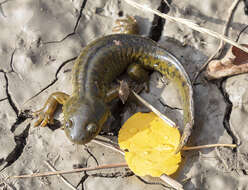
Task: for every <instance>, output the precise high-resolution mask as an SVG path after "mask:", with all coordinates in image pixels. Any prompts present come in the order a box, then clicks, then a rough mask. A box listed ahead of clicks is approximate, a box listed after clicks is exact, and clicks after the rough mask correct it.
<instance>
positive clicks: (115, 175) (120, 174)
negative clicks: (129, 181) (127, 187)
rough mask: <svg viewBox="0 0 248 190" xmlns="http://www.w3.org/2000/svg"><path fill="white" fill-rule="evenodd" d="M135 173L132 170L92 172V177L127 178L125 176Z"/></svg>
mask: <svg viewBox="0 0 248 190" xmlns="http://www.w3.org/2000/svg"><path fill="white" fill-rule="evenodd" d="M133 175H134V173H133V172H132V171H130V170H129V171H126V172H110V173H101V172H100V173H94V174H90V175H89V176H91V177H104V178H118V177H121V178H125V177H131V176H133Z"/></svg>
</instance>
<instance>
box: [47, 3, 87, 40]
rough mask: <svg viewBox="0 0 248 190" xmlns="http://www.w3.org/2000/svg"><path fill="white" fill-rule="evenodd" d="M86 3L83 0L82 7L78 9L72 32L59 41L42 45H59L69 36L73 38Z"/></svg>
mask: <svg viewBox="0 0 248 190" xmlns="http://www.w3.org/2000/svg"><path fill="white" fill-rule="evenodd" d="M86 3H87V0H83V2H82V5H81V7H80V11H79V15H78V18H77V21H76V24H75V26H74V29H73V32H71V33H69V34H67V35H66V36H65V37H64V38H62V39H61V40H55V41H49V42H44V44H52V43H61V42H63V41H64V40H65V39H67V38H69V37H70V36H73V35H75V34H76V33H77V29H78V26H79V22H80V20H81V18H82V14H83V10H84V8H85V6H86Z"/></svg>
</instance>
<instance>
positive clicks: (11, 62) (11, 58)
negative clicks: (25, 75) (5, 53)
mask: <svg viewBox="0 0 248 190" xmlns="http://www.w3.org/2000/svg"><path fill="white" fill-rule="evenodd" d="M15 51H16V49H14V51H13V52H12V54H11V57H10V63H9V65H10V68H11V70H10V71H9V73H11V72H14V73H16V71H15V70H14V67H13V60H14V55H15ZM16 74H17V73H16Z"/></svg>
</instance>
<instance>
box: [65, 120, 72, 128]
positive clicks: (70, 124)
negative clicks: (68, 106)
mask: <svg viewBox="0 0 248 190" xmlns="http://www.w3.org/2000/svg"><path fill="white" fill-rule="evenodd" d="M72 126H73V122H72V120H68V121H67V122H66V123H65V127H66V128H71V127H72Z"/></svg>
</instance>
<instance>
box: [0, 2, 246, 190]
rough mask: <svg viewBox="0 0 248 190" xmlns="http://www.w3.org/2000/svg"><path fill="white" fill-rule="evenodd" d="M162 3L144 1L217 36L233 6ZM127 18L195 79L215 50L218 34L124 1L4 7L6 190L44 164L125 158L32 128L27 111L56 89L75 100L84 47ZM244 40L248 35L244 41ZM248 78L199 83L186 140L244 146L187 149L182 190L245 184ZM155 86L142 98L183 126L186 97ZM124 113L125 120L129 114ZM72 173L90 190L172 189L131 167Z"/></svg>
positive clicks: (1, 63) (0, 184)
mask: <svg viewBox="0 0 248 190" xmlns="http://www.w3.org/2000/svg"><path fill="white" fill-rule="evenodd" d="M140 2H141V1H140ZM162 2H163V1H160V0H156V1H154V0H153V1H151V0H144V1H142V4H147V5H148V6H150V7H152V8H155V9H159V10H160V11H162V12H168V11H169V14H170V15H173V16H178V17H183V18H187V19H191V20H194V21H196V22H197V23H199V24H201V25H202V26H205V27H207V28H210V29H212V30H215V31H217V32H219V33H221V32H222V28H223V27H224V24H225V19H226V17H227V14H228V8H229V7H230V6H231V3H232V2H231V1H228V0H223V1H219V2H216V1H215V0H209V1H204V2H202V1H200V0H196V1H189V0H185V1H179V0H173V1H172V3H171V6H170V10H169V9H168V7H167V6H166V5H165V4H164V3H162ZM243 6H244V5H243V3H240V4H239V6H238V9H237V11H236V13H235V15H234V19H233V22H232V23H231V26H230V32H229V33H230V37H231V38H232V39H235V38H236V37H237V35H238V32H239V31H240V30H241V29H242V28H243V27H244V26H245V24H246V21H247V16H245V15H244V12H243ZM127 14H129V15H132V16H135V18H136V19H137V21H138V24H139V25H140V28H141V35H145V36H150V37H151V38H152V39H154V40H156V41H158V43H159V44H160V45H161V46H163V47H164V48H165V49H167V50H169V51H170V52H171V53H173V54H174V55H176V57H177V58H178V59H179V60H180V61H181V62H182V64H183V65H184V67H185V69H186V71H187V72H188V73H189V75H190V77H191V78H192V77H193V75H194V73H195V72H196V71H197V70H198V69H199V68H200V66H201V65H202V64H203V63H204V62H205V61H206V60H207V58H208V56H210V55H211V54H212V53H213V52H214V51H215V50H216V49H217V47H218V40H216V39H214V38H212V37H209V36H207V35H202V34H199V33H198V32H195V31H192V30H191V29H189V28H187V27H186V26H182V25H178V24H175V23H168V22H166V23H165V26H164V27H163V25H162V24H163V20H161V19H159V18H158V17H154V15H152V14H148V13H146V12H143V11H140V10H137V9H135V8H133V7H130V6H129V5H128V4H126V3H125V2H124V1H120V0H119V1H117V0H96V1H87V0H80V1H79V0H74V1H58V0H54V1H45V0H40V1H38V0H37V1H34V0H23V1H21V2H20V1H17V0H7V1H2V3H1V2H0V28H1V30H0V58H1V59H0V141H1V142H0V150H1V151H0V170H2V171H1V172H0V188H2V189H4V188H5V182H6V181H5V182H4V181H3V179H4V178H5V177H6V176H11V175H20V174H31V173H34V172H38V171H39V172H42V171H48V168H47V166H46V165H45V164H44V161H45V160H49V161H50V162H52V164H53V165H54V166H55V167H56V169H58V170H68V169H71V168H73V167H77V166H80V167H85V166H96V165H98V164H99V165H101V164H108V163H117V162H123V161H124V158H123V157H122V156H121V155H119V154H118V153H116V152H113V151H111V150H108V149H107V148H104V147H100V146H99V145H96V144H94V143H89V144H87V146H86V147H85V146H76V145H73V144H71V143H70V142H69V141H68V139H67V138H66V136H65V135H64V132H63V131H62V130H61V129H53V130H52V129H50V128H48V127H46V128H34V127H33V126H32V118H31V117H30V111H35V110H37V109H39V108H40V107H41V106H42V104H43V103H44V101H45V100H46V98H47V97H48V95H49V94H50V93H52V92H54V91H57V90H61V91H64V92H67V93H69V94H70V93H71V82H70V79H71V69H72V66H73V61H74V60H75V59H76V57H77V56H78V55H79V53H80V51H81V49H82V48H83V47H84V46H86V45H87V44H88V43H89V42H90V41H92V40H93V39H96V38H98V37H100V36H103V35H106V34H110V33H111V27H112V26H113V23H114V21H115V19H116V18H118V17H120V16H122V15H124V16H125V15H127ZM157 25H159V26H157ZM245 41H247V33H244V34H243V35H242V36H241V39H240V43H245ZM247 81H248V74H243V75H238V76H234V77H231V78H228V79H226V80H223V81H217V82H211V83H210V82H206V81H204V79H203V78H200V80H198V83H196V84H195V85H194V93H195V94H194V101H195V110H196V113H195V127H194V131H193V134H192V136H191V139H190V142H189V144H190V145H202V144H213V143H237V144H238V145H239V147H238V148H237V149H236V150H231V149H228V148H216V149H207V150H202V151H191V152H185V154H184V155H185V162H184V163H183V164H182V168H181V170H180V171H179V172H178V175H177V176H176V179H177V180H179V181H180V182H182V181H183V184H184V188H185V189H226V190H229V189H247V188H248V182H247V179H248V177H247V171H248V168H247V167H248V159H247V136H248V132H247V129H246V127H248V126H247V125H248V124H247V122H248V121H246V120H247V114H248V107H247V101H248V100H247V98H248V89H247ZM164 86H165V87H164ZM150 87H151V93H150V94H146V93H145V92H142V93H141V95H142V96H143V97H144V98H146V99H147V100H148V101H149V102H150V103H152V104H153V105H154V106H155V107H157V108H158V109H159V110H160V111H161V112H163V113H166V115H168V116H169V117H170V118H172V119H173V120H174V121H175V122H177V123H178V124H179V125H181V124H182V121H181V119H182V115H181V114H182V111H181V109H180V107H181V106H180V97H179V96H178V95H177V92H176V91H175V90H174V88H173V86H171V84H170V83H169V81H166V80H164V79H163V78H161V76H160V75H159V74H158V73H154V74H153V75H152V77H151V81H150ZM31 97H33V98H32V99H31V100H29V99H30V98H31ZM172 97H173V98H172ZM27 100H29V101H27ZM141 109H142V108H141ZM124 110H125V111H123V112H120V113H122V115H123V116H122V118H121V119H122V120H121V121H120V123H123V122H124V120H125V119H127V118H128V117H129V116H130V114H131V113H132V110H131V111H130V110H129V109H128V108H127V109H124ZM56 119H57V122H56V123H55V124H56V126H60V124H61V121H62V115H61V113H60V112H58V114H57V115H56ZM118 127H119V125H118ZM115 133H116V130H115ZM103 134H109V133H103ZM111 138H114V139H116V138H115V137H113V136H111ZM65 177H66V178H67V179H68V180H69V181H70V182H71V183H72V184H73V185H74V186H78V188H79V189H85V190H87V189H101V190H105V189H130V190H131V189H135V190H139V189H140V190H141V189H142V190H143V189H152V190H156V189H166V186H165V184H163V182H161V181H160V180H159V179H154V178H150V177H146V178H139V177H137V176H135V175H133V174H132V173H131V172H130V171H129V170H126V169H111V170H101V171H92V172H87V173H80V174H71V175H66V176H65ZM7 183H8V184H9V187H10V186H11V187H13V189H69V187H68V186H66V185H65V184H64V183H63V182H62V181H61V179H60V178H58V177H57V176H53V177H43V178H30V179H24V180H21V179H19V180H7ZM9 187H7V188H9Z"/></svg>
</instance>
